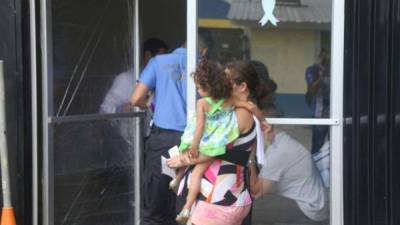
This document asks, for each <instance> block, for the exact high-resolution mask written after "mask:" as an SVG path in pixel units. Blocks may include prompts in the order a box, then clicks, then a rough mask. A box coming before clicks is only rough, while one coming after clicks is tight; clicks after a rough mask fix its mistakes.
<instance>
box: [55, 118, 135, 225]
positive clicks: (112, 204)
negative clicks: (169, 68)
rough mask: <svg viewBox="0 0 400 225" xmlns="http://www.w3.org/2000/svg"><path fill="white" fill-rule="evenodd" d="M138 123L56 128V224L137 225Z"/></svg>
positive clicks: (96, 123)
mask: <svg viewBox="0 0 400 225" xmlns="http://www.w3.org/2000/svg"><path fill="white" fill-rule="evenodd" d="M134 127H135V126H134V119H132V118H126V119H118V120H109V121H96V122H77V123H67V124H58V125H57V124H55V125H54V140H55V142H54V143H55V144H54V212H55V215H54V219H55V224H76V225H79V224H82V225H84V224H85V225H86V224H133V219H134V218H133V212H134V209H133V208H134V176H133V174H134V173H133V172H134V171H133V168H134V150H135V149H134V143H133V137H134V135H135V133H134Z"/></svg>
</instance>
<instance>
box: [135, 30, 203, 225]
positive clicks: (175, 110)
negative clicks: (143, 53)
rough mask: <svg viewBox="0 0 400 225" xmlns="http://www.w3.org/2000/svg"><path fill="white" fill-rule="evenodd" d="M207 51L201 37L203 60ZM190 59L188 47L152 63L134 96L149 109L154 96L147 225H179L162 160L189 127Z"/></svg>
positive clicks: (145, 197) (147, 152) (146, 170)
mask: <svg viewBox="0 0 400 225" xmlns="http://www.w3.org/2000/svg"><path fill="white" fill-rule="evenodd" d="M207 48H208V46H207V42H206V41H205V40H204V39H203V38H201V36H200V37H199V52H200V54H201V57H202V56H204V55H205V53H206V52H207ZM186 59H187V50H186V44H184V45H182V47H179V48H177V49H175V51H173V52H172V53H169V54H164V55H158V56H156V57H153V58H152V59H150V61H149V62H148V64H147V66H146V67H145V69H144V70H143V72H142V74H141V76H140V80H139V83H137V84H136V86H135V90H134V92H133V94H132V96H131V104H132V105H134V106H138V107H140V108H146V107H147V96H148V93H149V92H153V93H154V103H155V107H154V116H153V119H154V123H153V125H152V128H151V132H150V136H149V138H148V139H147V141H146V144H145V146H146V149H145V156H146V157H145V164H144V175H143V177H144V179H143V181H144V183H143V187H144V188H143V189H144V193H143V200H144V206H143V224H144V225H158V224H159V225H161V224H163V225H170V224H171V225H172V224H173V225H175V224H176V221H175V216H176V210H175V201H176V196H175V193H174V192H173V191H171V190H169V182H170V181H171V178H170V177H169V176H167V175H164V174H161V156H164V157H166V158H169V154H168V150H169V149H170V148H172V147H173V146H175V145H178V144H179V142H180V137H181V135H182V132H183V130H184V129H185V127H186V82H187V79H188V77H187V71H186Z"/></svg>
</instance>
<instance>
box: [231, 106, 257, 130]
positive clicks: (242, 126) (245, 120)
mask: <svg viewBox="0 0 400 225" xmlns="http://www.w3.org/2000/svg"><path fill="white" fill-rule="evenodd" d="M235 112H236V117H237V121H238V125H239V130H240V133H245V132H247V131H249V130H250V129H251V128H252V127H253V122H254V120H253V114H251V112H250V111H248V110H247V109H244V108H236V109H235Z"/></svg>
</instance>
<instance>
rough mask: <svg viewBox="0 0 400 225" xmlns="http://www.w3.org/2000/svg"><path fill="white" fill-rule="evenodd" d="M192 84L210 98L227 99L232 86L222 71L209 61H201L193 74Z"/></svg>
mask: <svg viewBox="0 0 400 225" xmlns="http://www.w3.org/2000/svg"><path fill="white" fill-rule="evenodd" d="M193 78H194V82H195V83H196V84H197V85H199V86H200V87H201V88H202V89H204V90H205V91H207V92H208V93H209V95H210V97H211V98H213V99H221V98H229V97H230V96H231V92H232V84H231V82H230V79H229V78H228V76H227V75H226V73H225V72H224V70H223V69H222V68H221V67H219V66H218V65H217V64H215V63H214V62H212V61H210V60H205V59H203V60H202V61H201V62H200V64H199V65H198V66H197V69H196V72H194V74H193Z"/></svg>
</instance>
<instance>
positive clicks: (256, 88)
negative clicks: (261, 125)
mask: <svg viewBox="0 0 400 225" xmlns="http://www.w3.org/2000/svg"><path fill="white" fill-rule="evenodd" d="M227 69H228V70H229V71H230V72H231V76H232V77H231V80H232V82H233V83H235V84H237V85H239V84H241V83H243V82H244V83H246V84H247V88H248V90H249V93H250V96H249V98H250V100H251V101H253V102H255V103H256V104H257V106H258V108H260V109H264V108H265V106H266V105H267V104H268V103H272V102H273V97H274V93H275V91H276V88H277V85H276V83H275V82H274V81H273V80H271V79H268V80H264V81H263V80H261V79H260V75H259V74H257V71H256V69H255V68H254V66H253V65H252V64H251V63H250V62H245V61H237V62H234V63H229V64H228V65H227Z"/></svg>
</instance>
